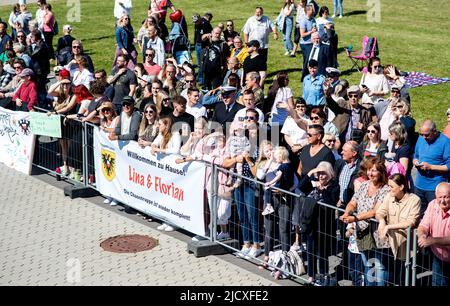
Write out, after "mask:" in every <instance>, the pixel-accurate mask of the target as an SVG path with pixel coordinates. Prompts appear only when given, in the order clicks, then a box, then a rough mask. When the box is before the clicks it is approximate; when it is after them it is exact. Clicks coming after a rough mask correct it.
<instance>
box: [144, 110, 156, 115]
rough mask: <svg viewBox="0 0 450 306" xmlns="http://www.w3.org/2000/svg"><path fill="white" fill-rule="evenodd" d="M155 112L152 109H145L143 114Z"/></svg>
mask: <svg viewBox="0 0 450 306" xmlns="http://www.w3.org/2000/svg"><path fill="white" fill-rule="evenodd" d="M154 113H155V112H154V111H152V110H146V111H145V112H144V114H154Z"/></svg>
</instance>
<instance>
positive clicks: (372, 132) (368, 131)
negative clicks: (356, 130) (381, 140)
mask: <svg viewBox="0 0 450 306" xmlns="http://www.w3.org/2000/svg"><path fill="white" fill-rule="evenodd" d="M376 133H377V131H376V130H367V134H376Z"/></svg>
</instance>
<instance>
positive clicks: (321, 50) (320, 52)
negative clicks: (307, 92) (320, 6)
mask: <svg viewBox="0 0 450 306" xmlns="http://www.w3.org/2000/svg"><path fill="white" fill-rule="evenodd" d="M311 41H312V47H311V52H309V54H308V57H307V58H306V59H307V61H306V64H308V63H309V61H310V60H315V61H317V63H318V64H319V65H318V70H317V74H319V75H323V76H325V75H326V73H327V72H326V68H327V67H333V66H334V61H333V53H332V52H331V49H330V45H329V44H324V43H322V42H321V41H320V35H319V33H318V32H314V33H312V34H311ZM304 68H305V67H304ZM308 74H309V71H308V68H307V65H306V69H304V70H303V71H302V80H303V79H304V77H306V76H307V75H308Z"/></svg>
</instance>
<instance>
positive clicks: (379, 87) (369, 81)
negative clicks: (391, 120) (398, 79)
mask: <svg viewBox="0 0 450 306" xmlns="http://www.w3.org/2000/svg"><path fill="white" fill-rule="evenodd" d="M362 84H364V85H366V86H367V87H368V88H369V89H370V90H371V91H377V92H379V91H382V92H383V93H384V94H385V95H386V94H388V93H389V92H390V91H391V88H390V86H389V83H388V80H387V79H386V77H385V76H384V74H382V73H381V74H377V75H371V76H369V74H368V73H367V74H363V76H362V77H361V82H359V85H362ZM378 99H380V97H379V96H371V97H369V95H368V94H366V93H364V94H363V96H362V98H361V102H362V103H363V104H364V103H367V104H375V103H377V102H378Z"/></svg>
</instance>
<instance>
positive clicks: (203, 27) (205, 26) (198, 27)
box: [194, 17, 213, 48]
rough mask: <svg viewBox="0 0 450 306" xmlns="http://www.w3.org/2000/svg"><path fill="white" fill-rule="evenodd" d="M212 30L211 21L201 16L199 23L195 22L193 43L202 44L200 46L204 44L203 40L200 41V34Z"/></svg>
mask: <svg viewBox="0 0 450 306" xmlns="http://www.w3.org/2000/svg"><path fill="white" fill-rule="evenodd" d="M212 30H213V28H212V26H211V23H210V22H209V21H208V20H206V19H205V18H203V17H202V19H201V20H200V22H199V23H197V24H195V31H194V40H195V43H199V44H202V48H204V47H205V46H206V44H205V42H202V35H203V34H208V33H211V32H212Z"/></svg>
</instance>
